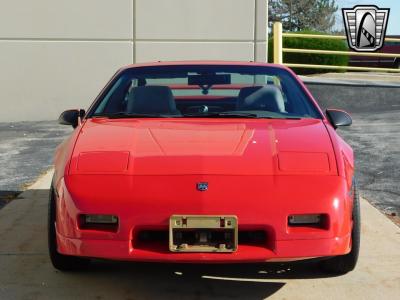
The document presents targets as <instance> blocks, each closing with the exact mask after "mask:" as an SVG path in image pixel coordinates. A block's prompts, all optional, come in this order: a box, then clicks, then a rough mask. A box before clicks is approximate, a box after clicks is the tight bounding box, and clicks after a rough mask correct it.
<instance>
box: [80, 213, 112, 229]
mask: <svg viewBox="0 0 400 300" xmlns="http://www.w3.org/2000/svg"><path fill="white" fill-rule="evenodd" d="M79 227H80V228H81V229H90V230H100V231H111V232H117V231H118V217H117V216H113V215H80V218H79Z"/></svg>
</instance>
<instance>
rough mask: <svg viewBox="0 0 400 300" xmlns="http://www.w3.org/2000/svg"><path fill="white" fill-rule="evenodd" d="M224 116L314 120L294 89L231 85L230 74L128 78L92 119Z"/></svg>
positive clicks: (279, 85) (277, 84) (265, 84)
mask: <svg viewBox="0 0 400 300" xmlns="http://www.w3.org/2000/svg"><path fill="white" fill-rule="evenodd" d="M275 79H276V78H275ZM121 81H122V80H121ZM288 90H290V93H288ZM224 112H229V113H232V112H235V113H237V112H241V113H246V112H248V113H250V112H251V113H257V114H264V113H270V114H272V115H273V116H277V115H282V116H293V117H295V116H301V117H318V115H317V114H316V113H315V110H314V109H313V107H312V105H310V103H309V102H308V101H307V99H305V96H304V94H302V93H300V92H299V89H298V88H297V89H294V88H292V87H291V86H290V85H285V84H282V83H281V82H280V81H279V80H265V81H264V82H263V83H256V82H255V80H254V81H253V82H240V83H232V82H231V74H203V75H187V77H186V78H184V79H183V80H182V78H178V80H177V79H176V78H137V77H136V78H132V77H130V78H129V80H125V82H121V83H118V81H117V82H116V83H115V85H114V87H112V88H111V89H110V90H109V91H108V93H107V94H106V95H105V97H104V98H103V99H102V101H101V103H100V104H99V105H98V106H97V108H96V110H95V113H94V115H95V116H96V115H104V114H106V113H107V114H125V115H138V114H141V115H144V114H148V115H162V116H170V117H179V116H181V117H182V116H185V117H190V116H202V115H204V116H207V115H208V116H209V115H212V114H219V113H224Z"/></svg>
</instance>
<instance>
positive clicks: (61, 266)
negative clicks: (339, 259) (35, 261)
mask: <svg viewBox="0 0 400 300" xmlns="http://www.w3.org/2000/svg"><path fill="white" fill-rule="evenodd" d="M55 222H56V197H55V195H54V189H53V187H51V188H50V193H49V209H48V223H47V227H48V248H49V256H50V260H51V263H52V265H53V266H54V268H56V269H58V270H60V271H74V270H82V269H84V268H86V267H87V266H88V265H89V263H90V260H89V259H87V258H81V257H76V256H69V255H63V254H60V253H58V251H57V238H56V224H55Z"/></svg>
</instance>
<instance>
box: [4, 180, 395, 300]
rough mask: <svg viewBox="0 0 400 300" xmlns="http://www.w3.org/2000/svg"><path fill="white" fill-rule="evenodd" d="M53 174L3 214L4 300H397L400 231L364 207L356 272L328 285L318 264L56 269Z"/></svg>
mask: <svg viewBox="0 0 400 300" xmlns="http://www.w3.org/2000/svg"><path fill="white" fill-rule="evenodd" d="M51 176H52V174H51V172H49V173H47V174H46V175H45V176H44V177H42V178H41V179H40V180H39V181H38V182H36V183H35V184H34V185H32V186H31V187H30V189H28V190H27V191H25V192H24V193H23V194H21V195H20V196H19V198H18V199H16V200H14V201H12V202H11V203H10V204H8V205H7V206H5V207H4V208H3V209H2V210H0V299H71V298H75V299H208V298H216V299H227V298H236V299H263V298H267V297H271V299H322V298H323V299H396V298H398V296H399V295H400V251H399V249H400V228H399V227H397V226H396V225H395V224H393V223H392V222H391V221H390V220H388V219H387V218H386V217H385V216H384V215H382V214H381V213H380V212H379V211H378V210H376V209H375V208H374V207H373V206H371V205H370V204H368V202H366V201H365V200H362V202H361V209H362V241H361V242H362V244H361V254H360V260H359V264H358V266H357V269H356V270H355V271H353V272H351V273H349V274H346V275H344V276H338V277H329V276H327V275H326V274H324V273H321V272H319V271H318V269H316V266H315V264H304V263H300V264H293V263H292V264H250V265H171V264H155V263H152V264H149V263H124V262H108V261H95V262H94V264H93V266H92V267H91V268H90V269H89V270H87V271H85V272H75V273H62V272H59V271H56V270H55V269H53V268H52V266H51V265H50V262H49V259H48V256H47V244H46V214H47V195H48V187H49V185H50V180H51Z"/></svg>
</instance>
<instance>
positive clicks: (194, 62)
mask: <svg viewBox="0 0 400 300" xmlns="http://www.w3.org/2000/svg"><path fill="white" fill-rule="evenodd" d="M184 65H187V66H193V65H198V66H202V65H213V66H247V67H250V66H262V67H274V68H279V69H285V70H290V69H289V68H287V67H285V66H283V65H278V64H271V63H265V62H253V61H224V60H181V61H157V62H143V63H136V64H130V65H126V66H124V67H122V68H121V70H126V69H134V68H138V67H156V66H184Z"/></svg>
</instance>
